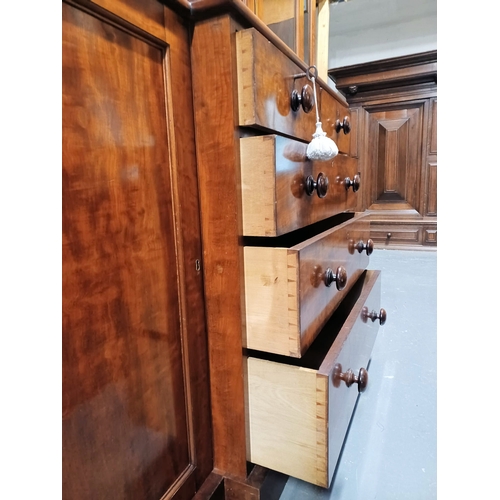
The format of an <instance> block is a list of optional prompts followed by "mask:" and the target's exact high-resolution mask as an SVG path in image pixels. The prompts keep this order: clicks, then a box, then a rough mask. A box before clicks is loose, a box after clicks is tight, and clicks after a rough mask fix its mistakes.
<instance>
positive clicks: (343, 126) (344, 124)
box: [335, 116, 351, 134]
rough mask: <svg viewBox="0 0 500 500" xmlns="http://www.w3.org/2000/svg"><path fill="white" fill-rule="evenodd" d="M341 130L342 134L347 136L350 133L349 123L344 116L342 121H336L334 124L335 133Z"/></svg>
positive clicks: (347, 118)
mask: <svg viewBox="0 0 500 500" xmlns="http://www.w3.org/2000/svg"><path fill="white" fill-rule="evenodd" d="M341 130H343V131H344V134H348V133H349V132H350V131H351V121H350V120H349V117H348V116H344V119H343V120H342V121H340V120H336V122H335V131H336V132H337V134H338V133H339V132H340V131H341Z"/></svg>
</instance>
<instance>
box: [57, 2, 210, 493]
mask: <svg viewBox="0 0 500 500" xmlns="http://www.w3.org/2000/svg"><path fill="white" fill-rule="evenodd" d="M97 4H101V5H88V4H86V3H84V2H83V3H82V5H80V4H79V3H73V2H72V3H71V4H67V3H63V5H62V13H63V44H62V69H63V73H62V74H63V81H62V83H63V95H62V111H63V115H62V121H63V143H62V157H63V158H62V159H63V161H62V164H63V165H62V166H63V170H62V200H63V220H62V225H63V249H62V253H63V259H62V270H63V282H62V290H63V294H62V299H63V300H62V308H63V317H62V342H63V343H62V345H63V351H62V361H63V364H62V374H63V387H62V403H63V404H62V406H63V407H62V437H63V449H62V452H63V466H62V485H63V498H64V499H68V500H69V499H71V500H83V499H89V500H90V499H92V500H95V499H98V498H102V499H117V500H118V499H119V500H121V499H134V500H157V499H159V498H161V497H162V496H163V495H165V494H168V496H169V498H175V499H183V500H188V499H190V498H192V496H193V495H194V493H195V491H196V489H197V487H198V486H199V485H200V484H201V483H202V482H203V481H204V480H205V478H206V477H207V476H208V474H209V472H210V471H211V469H212V458H211V454H212V450H211V447H212V445H211V432H210V428H211V421H210V411H209V410H210V409H209V394H208V377H207V371H208V363H207V353H206V339H205V331H204V317H203V295H202V283H201V274H200V271H199V266H198V270H196V267H195V261H196V260H198V263H199V261H200V258H201V252H200V244H199V220H198V213H199V207H198V205H197V196H196V193H191V194H192V195H193V196H192V198H191V199H190V200H189V201H187V202H186V203H184V204H183V212H182V214H181V213H180V211H179V209H178V203H179V201H178V198H177V190H178V189H182V188H184V187H187V184H186V182H189V184H191V185H192V183H193V181H194V182H195V183H196V168H195V167H196V164H195V161H194V156H193V154H192V152H189V150H188V151H182V150H181V149H180V148H179V145H180V144H182V145H183V146H184V147H185V146H186V145H189V144H190V145H191V151H192V149H193V147H194V145H193V142H192V141H193V123H192V114H190V111H189V110H190V106H192V104H191V103H192V101H191V99H190V91H189V85H190V83H189V81H190V80H189V78H190V77H189V73H187V74H186V70H188V71H189V52H188V45H187V35H188V33H187V30H186V28H185V27H183V23H182V22H181V20H180V19H178V18H176V16H175V15H174V14H173V13H172V12H170V11H168V10H167V11H166V9H165V7H164V6H162V5H161V4H159V3H157V2H151V1H150V2H144V3H143V4H142V5H139V4H135V5H134V4H133V2H128V3H127V4H126V5H125V4H123V3H121V2H109V1H107V0H100V1H99V2H97ZM101 7H102V8H101ZM107 8H109V9H111V11H108V10H107ZM166 14H167V15H166ZM165 19H168V20H167V21H165ZM148 30H149V31H148ZM167 47H169V52H168V58H166V54H167V50H166V49H167ZM171 63H172V65H173V68H174V69H173V70H172V71H171V69H170V64H171ZM176 80H182V85H177V87H178V89H177V94H176V101H175V103H173V102H172V100H171V98H170V97H169V92H170V91H169V88H170V85H173V84H174V83H180V82H178V81H176ZM179 88H180V90H179ZM172 123H176V124H177V126H178V129H177V130H176V132H175V133H174V131H173V127H172V126H171V124H172ZM177 151H178V153H176V152H177ZM179 166H182V172H181V171H180V170H181V169H180V168H179ZM186 218H187V219H189V225H187V224H186ZM186 302H189V304H190V306H194V310H193V311H190V312H189V317H187V315H186V312H185V311H186ZM187 332H189V335H188V334H187ZM191 356H192V357H193V359H196V364H193V363H192V358H191ZM202 433H203V437H202Z"/></svg>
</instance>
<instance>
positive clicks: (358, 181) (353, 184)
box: [344, 174, 361, 193]
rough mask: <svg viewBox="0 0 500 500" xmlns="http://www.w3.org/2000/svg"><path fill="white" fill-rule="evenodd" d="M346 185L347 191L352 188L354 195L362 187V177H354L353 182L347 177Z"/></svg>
mask: <svg viewBox="0 0 500 500" xmlns="http://www.w3.org/2000/svg"><path fill="white" fill-rule="evenodd" d="M344 185H345V188H346V190H348V189H349V188H350V187H352V191H353V193H355V192H356V191H357V190H358V189H359V186H360V185H361V177H360V175H359V174H356V175H355V176H354V178H353V180H351V178H350V177H346V178H345V179H344Z"/></svg>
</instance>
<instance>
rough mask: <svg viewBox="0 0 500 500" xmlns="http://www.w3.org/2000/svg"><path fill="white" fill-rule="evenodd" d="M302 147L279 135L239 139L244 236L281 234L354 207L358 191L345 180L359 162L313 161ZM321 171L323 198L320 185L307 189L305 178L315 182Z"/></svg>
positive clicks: (342, 157)
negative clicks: (313, 188)
mask: <svg viewBox="0 0 500 500" xmlns="http://www.w3.org/2000/svg"><path fill="white" fill-rule="evenodd" d="M306 148H307V144H305V143H303V142H298V141H295V140H293V139H288V138H285V137H282V136H279V135H264V136H257V137H246V138H243V139H240V158H241V186H242V217H243V234H244V235H245V236H280V235H282V234H285V233H288V232H290V231H293V230H295V229H299V228H302V227H305V226H307V225H309V224H312V223H314V222H317V221H320V220H322V219H325V218H327V217H331V216H333V215H336V214H338V213H341V212H345V211H346V210H354V208H355V207H356V204H357V198H358V196H359V193H360V191H357V192H354V191H353V188H352V187H349V188H347V185H346V181H345V180H346V178H347V177H349V178H350V179H351V180H352V179H353V178H354V175H356V174H357V171H358V165H357V160H356V159H354V158H349V157H348V156H346V155H337V156H336V157H335V158H334V159H333V161H327V162H313V161H310V160H308V159H307V158H306ZM319 174H323V178H326V179H328V189H327V191H326V195H324V197H322V198H320V197H319V196H318V189H315V190H310V191H309V192H310V193H311V194H308V191H307V179H308V177H310V180H313V181H314V182H317V181H318V180H319ZM309 185H310V186H311V185H312V187H314V184H312V183H310V184H309ZM319 191H320V193H321V190H319Z"/></svg>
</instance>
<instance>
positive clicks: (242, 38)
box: [236, 28, 330, 142]
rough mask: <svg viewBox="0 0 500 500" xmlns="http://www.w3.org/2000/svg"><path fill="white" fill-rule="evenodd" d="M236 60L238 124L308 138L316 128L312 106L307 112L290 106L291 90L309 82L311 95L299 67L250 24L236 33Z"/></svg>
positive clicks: (310, 138) (300, 91) (307, 140)
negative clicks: (248, 27)
mask: <svg viewBox="0 0 500 500" xmlns="http://www.w3.org/2000/svg"><path fill="white" fill-rule="evenodd" d="M236 64H237V69H238V71H237V73H238V123H239V125H240V126H243V127H256V128H258V129H265V130H269V131H272V132H278V133H281V134H284V135H288V136H292V137H295V138H298V139H301V140H303V141H306V142H310V141H311V140H312V138H313V137H312V135H313V134H314V132H315V131H316V111H315V109H314V107H313V108H312V109H311V110H310V111H309V112H307V113H306V112H305V111H304V110H303V108H302V106H299V107H298V109H297V110H296V111H293V110H292V107H291V96H292V91H294V90H296V91H297V92H298V93H299V94H301V93H302V89H303V87H304V86H305V85H309V87H310V94H309V95H312V84H311V82H310V81H309V80H308V79H307V77H306V76H305V73H304V71H303V69H302V68H300V67H299V66H297V65H296V64H295V63H294V62H293V61H292V60H290V59H289V58H288V57H287V56H286V55H285V54H283V52H281V51H280V50H279V49H278V48H276V47H275V46H274V45H273V44H271V43H270V42H269V41H268V40H267V39H266V38H265V37H264V36H263V35H261V34H260V33H259V32H258V31H257V30H255V29H254V28H251V29H247V30H243V31H239V32H237V33H236ZM301 75H302V76H301ZM317 91H318V94H319V86H317ZM318 100H319V97H318ZM329 137H330V136H329Z"/></svg>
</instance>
